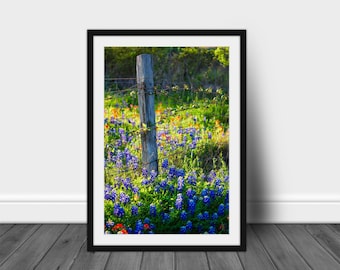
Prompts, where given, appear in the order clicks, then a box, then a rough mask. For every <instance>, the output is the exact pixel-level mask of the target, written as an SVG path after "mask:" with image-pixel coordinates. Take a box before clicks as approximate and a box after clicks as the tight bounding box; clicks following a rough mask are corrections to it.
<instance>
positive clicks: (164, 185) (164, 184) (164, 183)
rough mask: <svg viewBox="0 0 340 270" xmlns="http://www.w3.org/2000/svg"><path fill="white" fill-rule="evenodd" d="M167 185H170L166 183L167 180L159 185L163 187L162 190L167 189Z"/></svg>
mask: <svg viewBox="0 0 340 270" xmlns="http://www.w3.org/2000/svg"><path fill="white" fill-rule="evenodd" d="M167 184H168V183H167V181H166V180H163V181H161V182H160V184H159V185H160V187H161V188H162V189H165V188H166V186H167Z"/></svg>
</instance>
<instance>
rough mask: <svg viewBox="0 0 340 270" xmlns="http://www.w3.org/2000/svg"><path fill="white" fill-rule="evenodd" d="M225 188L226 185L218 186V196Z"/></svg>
mask: <svg viewBox="0 0 340 270" xmlns="http://www.w3.org/2000/svg"><path fill="white" fill-rule="evenodd" d="M223 190H224V187H223V186H218V187H217V192H216V193H217V196H219V197H220V196H222V194H223Z"/></svg>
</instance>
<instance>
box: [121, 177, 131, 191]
mask: <svg viewBox="0 0 340 270" xmlns="http://www.w3.org/2000/svg"><path fill="white" fill-rule="evenodd" d="M123 185H124V187H125V188H126V189H128V188H129V187H130V186H131V179H130V178H129V177H127V178H126V179H123Z"/></svg>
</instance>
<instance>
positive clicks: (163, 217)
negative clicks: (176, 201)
mask: <svg viewBox="0 0 340 270" xmlns="http://www.w3.org/2000/svg"><path fill="white" fill-rule="evenodd" d="M162 219H163V222H167V221H169V220H170V215H169V214H168V213H163V215H162Z"/></svg>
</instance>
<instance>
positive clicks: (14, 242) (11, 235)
mask: <svg viewBox="0 0 340 270" xmlns="http://www.w3.org/2000/svg"><path fill="white" fill-rule="evenodd" d="M39 227H40V225H15V226H12V227H11V229H10V230H9V231H7V233H5V234H3V235H2V236H1V237H0V243H1V245H0V265H1V263H3V262H4V261H5V260H6V259H7V258H8V257H9V256H10V255H11V254H12V253H13V252H15V250H16V249H17V248H19V247H20V246H21V245H22V244H23V243H24V242H25V241H26V240H27V239H28V238H29V237H30V236H31V235H32V234H33V233H34V232H35V231H36V230H37V229H38V228H39Z"/></svg>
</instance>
